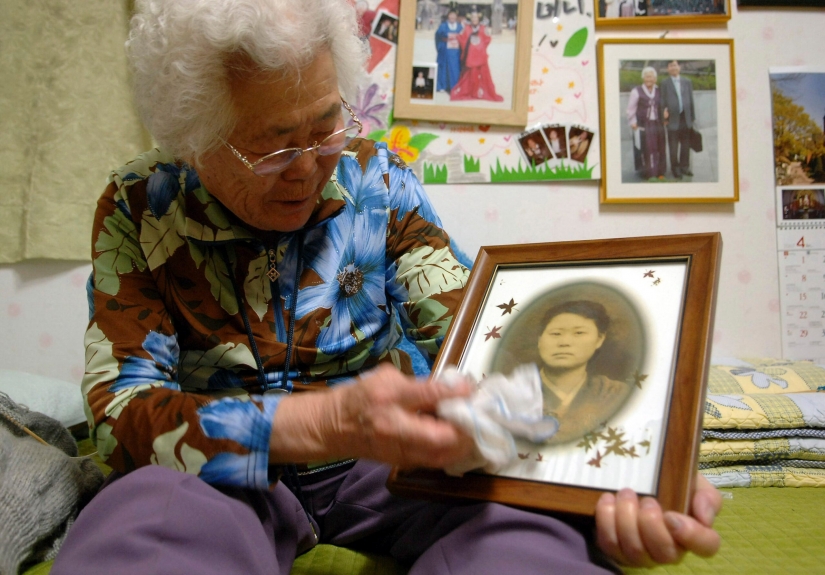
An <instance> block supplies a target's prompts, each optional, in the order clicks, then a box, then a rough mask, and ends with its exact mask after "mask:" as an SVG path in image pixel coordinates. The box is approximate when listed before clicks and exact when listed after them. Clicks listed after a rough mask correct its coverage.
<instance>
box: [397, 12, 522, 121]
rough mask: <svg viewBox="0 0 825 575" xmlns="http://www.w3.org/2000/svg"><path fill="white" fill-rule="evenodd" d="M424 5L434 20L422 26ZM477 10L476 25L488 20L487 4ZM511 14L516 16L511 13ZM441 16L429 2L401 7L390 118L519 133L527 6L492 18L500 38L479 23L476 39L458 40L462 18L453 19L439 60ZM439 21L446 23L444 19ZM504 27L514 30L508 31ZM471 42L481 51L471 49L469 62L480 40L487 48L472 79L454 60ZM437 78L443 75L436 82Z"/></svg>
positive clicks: (430, 17) (428, 18)
mask: <svg viewBox="0 0 825 575" xmlns="http://www.w3.org/2000/svg"><path fill="white" fill-rule="evenodd" d="M425 2H426V3H429V4H432V5H434V6H435V7H436V9H437V10H438V11H437V13H436V15H435V16H431V15H428V16H427V17H426V18H425V19H424V20H426V21H422V20H419V19H418V16H419V13H420V12H421V9H422V6H423V4H422V3H425ZM429 4H428V6H429ZM514 6H515V8H514ZM477 8H478V10H479V12H478V14H480V16H479V19H480V21H482V20H483V18H487V19H488V20H492V19H493V16H492V10H493V7H492V6H491V5H490V6H488V5H483V4H479V5H478V7H477ZM428 9H429V8H428ZM514 9H515V10H516V12H517V13H516V14H512V10H514ZM441 11H442V8H441V7H440V5H439V4H438V3H436V2H435V1H434V0H402V2H401V8H400V11H399V25H400V29H399V35H398V55H397V59H396V67H395V93H394V98H395V101H394V109H393V116H394V117H395V118H397V119H407V120H429V121H441V122H460V123H471V124H472V123H474V124H485V125H502V126H518V127H520V128H523V127H524V126H525V125H526V123H527V111H528V110H527V108H528V103H527V98H528V93H529V76H530V43H531V42H532V29H533V3H532V2H531V1H528V0H517V2H515V3H508V4H506V5H505V12H504V13H503V14H499V15H497V16H496V19H497V21H498V20H503V22H502V24H501V32H500V33H493V32H490V29H491V27H490V26H487V27H483V23H482V27H481V28H479V35H476V36H474V37H471V36H470V35H469V34H468V35H467V37H466V38H465V37H464V36H460V35H459V32H458V31H459V30H464V28H465V27H466V26H467V24H461V23H460V22H459V19H460V18H465V14H463V13H461V14H459V15H457V16H456V18H455V19H456V22H457V23H458V24H456V25H454V28H455V30H456V31H455V32H448V36H449V38H448V40H447V41H446V42H445V43H444V45H443V48H442V49H443V55H442V56H441V57H439V55H438V48H437V47H436V41H435V38H436V33H438V32H439V26H440V25H441V23H442V14H441ZM459 12H461V9H459ZM488 12H490V14H488ZM444 17H445V18H449V16H448V14H444ZM469 19H470V17H469V16H467V20H468V21H469ZM445 22H446V20H445ZM510 24H513V25H514V26H515V29H514V30H513V29H512V28H511V26H510ZM497 29H498V28H497V27H496V28H494V30H497ZM451 34H455V36H453V35H451ZM477 38H482V41H481V47H476V48H475V49H474V50H475V51H473V52H472V53H471V58H472V57H473V56H479V55H483V54H484V50H485V48H484V46H483V44H484V42H485V41H486V40H489V41H490V44H489V45H488V46H487V48H489V49H487V50H486V56H484V59H485V60H486V62H487V64H486V65H483V64H482V65H481V66H480V67H479V70H480V71H479V75H478V76H472V74H469V73H468V74H465V73H464V71H465V70H467V68H465V66H464V64H463V63H462V62H461V58H460V57H459V56H457V55H458V54H463V53H464V52H465V47H463V46H469V45H470V44H468V42H469V43H472V41H473V40H474V39H477ZM464 40H466V42H464V45H463V46H462V44H461V41H464ZM476 46H478V44H476ZM447 47H449V48H450V49H449V50H448V49H447ZM448 52H449V53H450V54H449V55H448V54H447V53H448ZM485 69H486V70H487V72H485ZM459 70H460V71H459ZM451 73H452V77H451ZM439 74H443V76H442V77H439ZM414 76H415V78H414ZM465 76H466V78H465ZM471 76H472V77H471ZM478 78H481V79H480V80H479V79H478ZM485 78H487V79H485ZM490 84H492V86H491V85H490ZM479 95H480V96H481V97H478V96H479ZM499 98H500V99H501V100H500V101H498V99H499Z"/></svg>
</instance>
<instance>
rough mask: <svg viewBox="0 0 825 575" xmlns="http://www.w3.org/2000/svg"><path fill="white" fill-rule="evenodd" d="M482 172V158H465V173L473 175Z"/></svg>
mask: <svg viewBox="0 0 825 575" xmlns="http://www.w3.org/2000/svg"><path fill="white" fill-rule="evenodd" d="M480 171H481V158H474V157H472V156H464V173H466V174H472V173H475V172H480Z"/></svg>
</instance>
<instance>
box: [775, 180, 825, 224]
mask: <svg viewBox="0 0 825 575" xmlns="http://www.w3.org/2000/svg"><path fill="white" fill-rule="evenodd" d="M777 196H778V197H777V199H778V200H779V203H780V206H779V207H778V209H777V219H779V222H778V223H782V222H793V221H797V220H819V221H823V220H825V188H823V187H819V188H811V187H801V188H797V187H792V188H778V189H777Z"/></svg>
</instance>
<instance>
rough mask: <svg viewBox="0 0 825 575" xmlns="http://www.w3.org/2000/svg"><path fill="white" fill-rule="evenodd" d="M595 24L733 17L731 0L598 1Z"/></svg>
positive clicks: (710, 20) (714, 20)
mask: <svg viewBox="0 0 825 575" xmlns="http://www.w3.org/2000/svg"><path fill="white" fill-rule="evenodd" d="M597 10H598V13H597V15H596V26H600V25H601V26H636V25H650V24H679V23H681V24H712V23H718V22H724V21H725V20H729V19H730V7H729V2H728V0H598V2H597Z"/></svg>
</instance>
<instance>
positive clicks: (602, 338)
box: [596, 333, 607, 349]
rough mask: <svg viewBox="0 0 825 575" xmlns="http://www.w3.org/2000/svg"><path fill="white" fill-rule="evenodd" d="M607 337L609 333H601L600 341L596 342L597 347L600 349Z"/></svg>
mask: <svg viewBox="0 0 825 575" xmlns="http://www.w3.org/2000/svg"><path fill="white" fill-rule="evenodd" d="M605 337H607V334H605V333H600V334H599V343H597V344H596V349H599V348H600V347H602V344H603V343H604V339H605Z"/></svg>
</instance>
